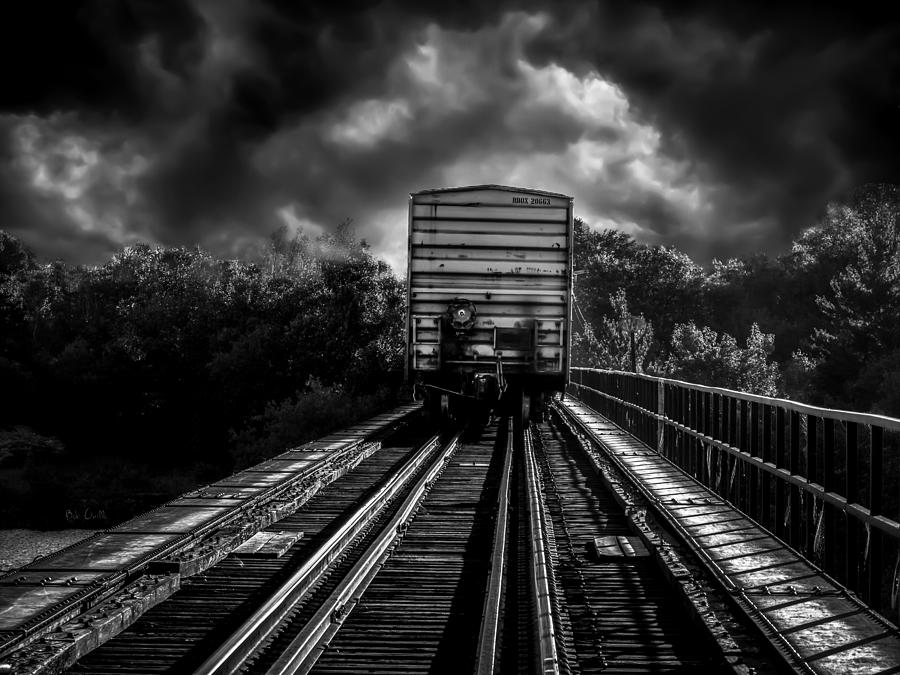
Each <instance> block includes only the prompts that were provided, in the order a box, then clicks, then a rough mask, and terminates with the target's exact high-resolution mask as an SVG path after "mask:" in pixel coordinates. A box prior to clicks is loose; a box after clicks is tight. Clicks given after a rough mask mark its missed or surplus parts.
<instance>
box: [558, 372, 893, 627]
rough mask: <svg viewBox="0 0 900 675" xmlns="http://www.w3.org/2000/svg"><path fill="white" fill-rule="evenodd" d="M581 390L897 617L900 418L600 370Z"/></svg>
mask: <svg viewBox="0 0 900 675" xmlns="http://www.w3.org/2000/svg"><path fill="white" fill-rule="evenodd" d="M569 393H570V394H572V395H573V396H575V397H576V398H578V399H580V400H581V401H583V402H584V403H585V404H587V405H589V406H590V407H591V408H593V409H594V410H596V411H597V412H599V413H601V414H602V415H604V416H606V417H607V418H609V419H610V420H611V421H612V422H614V423H616V424H617V425H619V426H620V427H622V428H623V429H625V430H626V431H628V432H629V433H631V434H633V435H634V436H636V437H637V438H639V439H640V440H641V441H643V442H644V443H646V444H647V445H648V446H649V447H650V448H653V449H656V451H657V452H659V453H660V454H661V455H663V456H664V457H666V458H667V459H669V460H670V461H672V462H674V463H675V464H676V465H678V466H679V467H681V468H682V469H683V470H684V471H685V472H687V473H688V474H690V475H691V476H693V477H694V478H695V479H697V480H699V481H700V482H702V483H703V484H704V485H705V486H706V487H708V488H709V489H711V490H712V491H714V492H715V493H716V494H717V495H719V496H720V497H722V498H723V499H725V500H727V501H728V502H730V503H731V504H733V505H734V506H735V507H737V508H738V509H740V510H741V511H743V512H744V513H746V514H747V515H748V516H750V517H751V518H753V519H754V520H755V521H756V522H758V523H759V524H760V525H762V526H763V527H765V528H766V529H768V530H769V531H770V532H772V533H773V534H775V535H776V536H777V537H779V538H780V539H781V540H782V541H784V542H786V543H787V544H789V545H790V546H792V547H793V548H795V549H796V550H798V551H799V552H800V553H802V554H803V555H804V556H806V557H807V558H808V559H809V560H810V561H812V562H813V563H815V564H817V565H819V566H820V567H821V568H822V569H824V570H825V571H826V572H827V573H829V574H830V575H831V576H833V577H834V578H836V579H837V580H838V581H840V582H841V583H843V584H844V585H845V586H847V587H848V588H849V589H851V590H852V591H854V592H855V593H856V594H858V595H859V596H860V597H861V598H862V599H863V600H864V601H865V602H867V603H868V604H869V605H870V606H872V607H873V608H874V609H876V610H877V611H879V612H881V613H882V614H883V615H885V616H890V617H891V618H893V619H895V620H896V618H897V616H898V615H897V604H898V603H897V600H898V594H900V552H898V544H900V419H896V418H892V417H883V416H881V415H870V414H865V413H856V412H849V411H842V410H830V409H828V408H819V407H815V406H810V405H805V404H802V403H797V402H794V401H789V400H784V399H777V398H769V397H765V396H757V395H754V394H745V393H742V392H737V391H731V390H729V389H721V388H717V387H708V386H704V385H697V384H690V383H688V382H680V381H678V380H669V379H665V378H659V377H651V376H648V375H641V374H636V373H626V372H618V371H607V370H594V369H588V368H572V370H571V383H570V386H569Z"/></svg>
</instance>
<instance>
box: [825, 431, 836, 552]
mask: <svg viewBox="0 0 900 675" xmlns="http://www.w3.org/2000/svg"><path fill="white" fill-rule="evenodd" d="M822 423H823V425H824V429H823V432H824V439H823V440H824V441H825V453H824V457H823V458H822V459H823V462H824V463H823V467H822V468H823V470H824V474H823V476H822V478H823V480H824V482H825V484H824V486H823V487H824V488H825V491H826V492H834V489H835V487H836V486H835V483H836V482H837V477H836V476H835V473H834V420H833V419H832V418H830V417H825V418H823V419H822ZM822 508H823V509H825V553H824V555H823V556H822V557H823V559H824V561H825V565H826V567H827V566H828V565H830V563H831V560H832V559H833V555H829V553H832V554H833V553H836V551H834V548H833V547H834V545H835V544H836V543H837V542H835V541H834V530H835V516H834V508H833V507H832V506H830V505H829V504H828V503H825V504H823V505H822Z"/></svg>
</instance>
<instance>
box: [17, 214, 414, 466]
mask: <svg viewBox="0 0 900 675" xmlns="http://www.w3.org/2000/svg"><path fill="white" fill-rule="evenodd" d="M0 264H2V269H0V321H2V331H0V334H2V338H0V379H2V380H3V382H4V386H3V387H0V429H3V428H11V427H13V426H17V427H22V428H27V429H31V430H33V431H34V433H35V434H38V435H40V436H47V437H52V438H56V439H59V441H60V442H61V443H62V444H63V446H64V448H65V462H68V463H69V464H71V465H72V466H74V465H76V464H78V463H85V462H88V461H93V460H90V458H91V457H99V456H118V457H122V458H124V459H125V460H131V461H141V462H146V463H149V464H150V465H154V466H156V467H157V469H158V470H159V471H166V470H168V468H170V467H171V466H173V465H178V464H184V465H186V466H193V465H196V464H197V463H204V462H207V463H211V464H212V465H214V466H216V467H218V471H219V472H220V473H221V472H225V471H228V470H230V469H231V468H232V466H233V464H234V461H235V458H236V457H237V456H238V455H241V454H247V453H248V452H250V450H248V446H249V445H250V444H252V443H251V439H250V438H249V437H248V436H247V434H246V430H247V429H250V428H253V429H256V431H257V432H258V434H259V438H262V439H266V438H268V437H270V436H271V434H270V433H269V431H267V430H266V429H265V428H264V425H263V426H259V425H258V424H256V423H255V422H254V420H258V419H259V416H260V415H265V413H266V411H267V410H273V409H276V410H277V409H279V406H281V405H283V404H284V405H288V403H286V402H296V401H298V400H304V397H306V396H307V395H310V396H312V397H318V398H320V399H321V400H332V399H333V398H340V399H342V400H347V401H350V403H348V414H351V413H353V412H356V413H358V414H364V412H365V411H366V410H368V409H369V408H370V406H360V407H358V408H357V407H354V405H353V403H352V402H353V401H363V402H365V401H370V400H372V397H373V396H374V395H376V393H378V395H379V396H381V397H382V400H383V397H384V395H385V394H384V392H385V391H387V390H389V389H390V388H391V387H392V386H394V387H396V385H398V384H399V380H400V377H401V376H402V369H401V365H402V359H401V358H400V354H401V353H402V345H403V343H402V340H403V332H402V315H403V307H404V297H403V284H402V283H401V282H400V280H399V279H397V278H396V277H395V276H394V275H393V273H392V272H391V270H390V268H389V267H388V265H387V264H386V263H385V262H383V261H381V260H378V259H376V258H374V257H373V256H372V255H371V253H370V252H369V250H368V246H367V245H366V244H365V242H363V241H360V240H359V239H358V238H357V237H356V236H355V234H354V231H353V228H352V226H351V224H350V223H349V222H348V223H344V224H342V225H341V226H340V227H339V228H338V229H337V231H336V232H335V233H330V234H325V235H322V236H320V237H317V238H315V239H312V238H310V237H308V236H306V235H304V234H302V233H298V234H296V235H293V236H292V235H290V233H289V232H288V231H287V230H281V231H278V232H276V233H275V234H274V235H273V236H272V238H271V241H270V245H269V247H268V250H267V251H266V252H265V254H264V256H263V257H262V258H260V259H259V260H257V261H249V262H248V261H236V260H221V259H217V258H214V257H212V256H211V255H209V254H208V253H206V252H204V251H202V250H200V249H196V248H151V247H149V246H146V245H137V246H131V247H128V248H125V249H124V250H122V251H120V252H119V253H118V254H116V255H115V256H114V257H113V258H112V260H110V261H109V262H108V263H106V264H104V265H100V266H97V267H70V266H67V265H65V264H64V263H61V262H56V263H50V264H43V265H38V264H35V263H34V258H33V256H31V254H30V253H29V252H28V251H27V249H25V248H24V247H23V246H21V244H20V243H18V242H17V241H16V240H15V239H14V238H12V237H10V236H9V235H6V234H2V236H0ZM313 383H318V384H316V385H313ZM310 410H312V409H310ZM326 417H327V419H329V420H331V421H333V418H331V417H330V416H324V415H323V418H326ZM295 419H296V420H297V424H295V430H297V431H298V433H299V430H300V427H301V426H302V424H300V417H297V416H295ZM303 419H304V421H305V423H307V424H313V425H315V424H318V426H315V428H316V429H321V428H322V427H321V423H320V422H319V421H318V420H315V419H313V413H312V412H310V413H309V414H307V415H306V417H305V418H303ZM254 424H256V426H254ZM310 428H313V427H310ZM238 437H240V438H241V449H240V450H237V449H234V448H231V449H229V448H230V447H231V446H229V442H234V439H236V438H238ZM230 439H231V441H230ZM282 440H284V442H285V443H290V440H289V439H288V438H287V437H286V436H284V437H282ZM276 449H277V448H273V450H276Z"/></svg>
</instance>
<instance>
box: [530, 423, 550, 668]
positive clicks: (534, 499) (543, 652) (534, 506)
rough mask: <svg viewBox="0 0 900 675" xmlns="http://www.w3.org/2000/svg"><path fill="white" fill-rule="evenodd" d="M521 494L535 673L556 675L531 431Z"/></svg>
mask: <svg viewBox="0 0 900 675" xmlns="http://www.w3.org/2000/svg"><path fill="white" fill-rule="evenodd" d="M523 435H524V460H525V461H524V464H525V491H526V496H527V504H528V530H529V535H530V536H529V539H530V540H531V566H530V567H531V574H530V582H531V592H532V596H533V598H534V606H535V611H536V613H537V617H536V622H535V623H536V627H537V632H538V635H537V638H538V642H537V644H538V649H537V654H538V672H539V673H542V674H543V675H559V654H558V652H557V649H556V628H555V626H554V622H553V608H552V604H553V603H552V600H551V597H550V579H549V576H550V574H551V573H552V572H551V570H550V560H549V555H548V552H547V543H546V542H547V539H546V527H547V526H546V523H545V522H544V509H543V505H542V502H541V487H540V484H539V482H538V472H537V464H536V463H535V459H534V449H533V448H532V443H531V430H530V429H527V428H526V429H525V432H524V434H523Z"/></svg>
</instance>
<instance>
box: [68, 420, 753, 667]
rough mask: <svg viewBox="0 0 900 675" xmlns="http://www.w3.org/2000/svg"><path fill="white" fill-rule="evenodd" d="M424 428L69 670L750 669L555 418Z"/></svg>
mask: <svg viewBox="0 0 900 675" xmlns="http://www.w3.org/2000/svg"><path fill="white" fill-rule="evenodd" d="M426 429H427V428H426V427H422V426H420V427H418V428H417V427H416V425H412V426H411V427H409V428H407V429H406V430H405V431H402V432H400V433H399V434H397V435H396V436H395V437H394V439H393V440H392V441H391V442H390V443H385V444H384V445H383V447H382V448H381V449H380V450H379V451H378V452H376V453H374V454H373V455H372V456H371V457H369V458H368V459H366V460H365V461H363V462H362V463H361V464H360V465H359V466H357V467H356V468H355V469H354V470H353V471H351V472H349V473H347V474H346V475H344V476H343V477H341V478H339V479H338V480H336V481H335V482H334V483H333V484H331V485H330V486H329V487H327V488H325V489H323V490H322V491H321V492H320V493H319V494H318V495H317V496H315V497H314V498H313V499H311V500H310V501H309V502H307V503H306V505H304V506H303V507H302V508H301V509H300V510H298V511H297V512H296V513H294V514H293V515H291V516H288V517H287V518H284V519H283V520H281V521H279V522H277V523H275V524H273V525H272V526H271V527H270V528H269V529H270V530H271V531H273V532H276V531H277V532H279V533H281V534H282V535H284V534H285V533H293V534H294V535H295V536H296V535H298V534H299V533H301V532H302V533H303V534H302V537H301V538H300V539H299V540H297V541H295V542H294V543H293V544H292V545H291V546H290V547H289V548H288V549H287V551H286V552H285V553H284V554H283V555H282V556H280V557H277V558H260V557H258V556H253V555H250V556H249V557H241V556H240V555H239V554H237V553H236V554H232V555H230V556H229V557H228V558H226V559H225V560H224V561H222V562H220V563H219V564H218V565H216V566H214V567H212V568H210V569H209V570H207V571H206V572H204V573H202V574H200V575H196V576H194V577H191V578H189V579H187V580H185V582H184V584H183V587H182V589H181V590H180V591H179V592H177V593H176V594H174V595H173V596H172V597H171V598H170V599H169V600H168V601H166V602H164V603H162V604H160V605H158V606H156V607H155V608H153V609H151V610H150V611H148V612H147V613H146V614H145V615H144V616H143V617H142V618H141V619H139V620H138V621H137V622H136V623H135V624H134V625H132V627H131V628H129V629H128V630H126V631H124V632H122V633H120V634H119V635H118V636H117V637H115V638H113V639H112V640H110V641H109V642H107V643H106V644H104V645H103V646H101V647H99V648H98V649H96V650H94V651H93V652H91V653H90V654H88V655H87V656H86V657H85V658H83V659H82V660H81V661H80V662H78V663H77V664H76V665H75V666H74V667H73V668H72V670H71V672H76V673H95V674H100V673H154V672H196V673H209V674H212V673H232V672H240V673H269V674H273V673H277V674H279V675H282V674H287V673H307V672H313V673H361V672H367V673H368V672H385V673H388V672H390V673H395V672H404V673H437V672H453V673H457V672H474V673H477V674H478V675H488V674H491V673H522V674H533V673H542V674H543V673H547V674H549V673H593V672H604V673H607V672H610V673H614V672H622V673H625V672H627V673H636V672H663V671H681V672H735V671H737V672H742V671H743V672H751V671H750V670H748V669H747V668H744V667H741V666H735V659H734V656H735V654H734V653H733V652H732V653H731V654H729V656H730V657H731V659H730V660H728V659H726V655H725V654H724V652H723V649H722V645H721V643H717V642H716V640H715V639H713V637H712V636H704V634H703V632H704V631H703V626H702V621H697V620H696V617H693V618H692V617H691V612H690V608H689V607H686V603H685V602H684V597H683V596H680V595H679V593H678V592H677V589H676V588H674V587H675V586H677V584H673V583H672V575H671V574H670V575H666V574H665V573H664V570H661V569H660V565H659V557H658V556H657V557H655V558H654V557H652V556H650V555H645V553H649V551H645V549H644V541H643V540H642V539H641V538H639V537H637V536H635V528H634V524H633V522H630V521H629V514H627V513H626V510H625V509H623V507H622V503H621V499H617V498H615V496H614V494H613V490H611V489H610V486H609V485H608V484H606V483H604V482H603V481H601V480H600V478H599V474H598V471H597V467H596V465H595V464H593V463H592V462H591V460H590V458H589V457H588V455H587V454H585V453H584V450H583V448H582V447H580V446H579V445H578V443H577V442H575V441H574V440H573V439H572V438H571V435H570V434H567V433H566V432H565V429H564V428H563V426H562V425H561V423H560V422H559V421H553V422H545V423H541V424H532V425H531V427H530V428H529V429H526V430H522V429H518V428H517V429H515V430H514V428H513V423H512V422H511V421H509V420H502V421H500V423H499V424H496V425H489V426H487V427H484V428H478V429H469V430H467V431H464V432H463V431H458V432H456V433H454V434H451V435H448V434H445V435H444V436H443V437H439V436H437V435H433V436H430V437H428V439H427V440H425V441H423V440H422V438H423V432H424V431H425V430H426ZM651 547H652V542H651ZM738 661H740V659H738Z"/></svg>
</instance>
